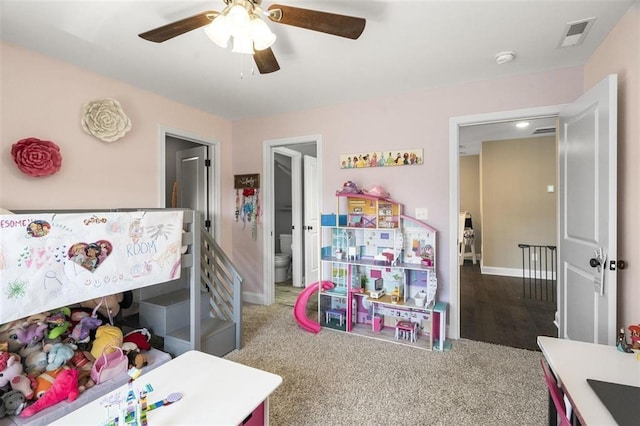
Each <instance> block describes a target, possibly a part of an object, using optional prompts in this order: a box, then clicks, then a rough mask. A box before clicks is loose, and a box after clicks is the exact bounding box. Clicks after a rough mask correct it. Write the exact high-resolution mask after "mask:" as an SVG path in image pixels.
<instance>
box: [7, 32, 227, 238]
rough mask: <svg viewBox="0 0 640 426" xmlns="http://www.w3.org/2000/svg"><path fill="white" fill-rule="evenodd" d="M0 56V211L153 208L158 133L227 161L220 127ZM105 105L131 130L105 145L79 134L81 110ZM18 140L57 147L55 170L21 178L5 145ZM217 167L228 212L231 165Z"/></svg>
mask: <svg viewBox="0 0 640 426" xmlns="http://www.w3.org/2000/svg"><path fill="white" fill-rule="evenodd" d="M0 49H1V55H2V67H1V75H0V83H1V87H2V97H1V99H0V102H1V103H0V107H1V110H0V111H1V113H2V114H1V117H2V123H1V129H0V151H1V155H0V207H3V208H6V209H9V210H11V209H72V208H89V209H91V208H97V209H98V208H115V207H157V206H159V204H158V203H159V201H158V200H159V194H158V180H159V178H158V126H165V127H168V128H172V129H179V130H183V131H185V132H187V133H189V134H192V135H198V136H201V137H203V138H207V139H213V140H218V141H220V144H221V151H222V157H223V158H229V157H230V156H231V147H230V141H231V123H230V122H229V121H227V120H224V119H222V118H220V117H217V116H214V115H211V114H208V113H205V112H202V111H199V110H196V109H194V108H191V107H187V106H185V105H183V104H179V103H177V102H173V101H170V100H167V99H165V98H162V97H160V96H157V95H154V94H152V93H149V92H146V91H143V90H141V89H138V88H135V87H132V86H129V85H127V84H124V83H121V82H118V81H115V80H112V79H109V78H105V77H102V76H99V75H97V74H94V73H91V72H88V71H85V70H83V69H81V68H77V67H75V66H72V65H69V64H66V63H63V62H60V61H57V60H53V59H50V58H48V57H46V56H43V55H41V54H39V53H35V52H33V51H29V50H25V49H23V48H20V47H17V46H13V45H10V44H6V43H2V44H0ZM105 97H111V98H115V99H117V100H119V101H120V103H121V104H122V107H123V109H124V111H125V113H126V114H127V115H128V116H129V118H130V119H131V121H132V123H133V127H132V130H131V131H130V132H129V133H127V134H126V135H125V137H124V138H122V139H120V140H118V141H116V142H113V143H106V142H101V141H99V140H98V139H96V138H94V137H93V136H90V135H88V134H86V133H85V132H84V131H83V130H82V127H81V125H80V115H81V108H82V105H83V104H84V103H86V102H87V101H90V100H93V99H97V98H105ZM26 137H37V138H40V139H47V140H51V141H53V142H55V143H56V144H58V146H60V149H61V152H62V157H63V160H62V161H63V162H62V169H61V170H60V171H59V172H58V173H56V174H54V175H52V176H48V177H44V178H33V177H29V176H26V175H24V174H22V173H21V172H20V171H19V170H18V169H17V167H16V166H15V164H14V163H13V160H12V158H11V155H10V152H11V145H12V144H13V143H15V142H17V141H18V140H20V139H23V138H26ZM221 166H222V176H223V182H222V185H221V187H222V188H223V194H222V200H223V205H227V204H233V193H232V192H233V190H232V188H233V179H232V171H231V164H230V163H229V162H228V161H223V162H222V163H221ZM227 210H228V209H227ZM225 212H226V210H225ZM231 219H232V218H231V214H228V215H225V217H224V218H223V225H224V226H223V227H222V228H223V231H222V235H223V238H222V242H223V243H226V244H222V245H223V247H224V246H225V245H226V246H227V247H230V246H231V230H230V226H229V224H228V223H229V222H230V221H231ZM228 250H229V251H230V249H228Z"/></svg>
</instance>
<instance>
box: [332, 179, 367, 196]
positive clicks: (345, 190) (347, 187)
mask: <svg viewBox="0 0 640 426" xmlns="http://www.w3.org/2000/svg"><path fill="white" fill-rule="evenodd" d="M360 193H362V191H360V190H359V189H358V185H357V184H356V183H355V182H352V181H350V180H348V181H346V182H345V183H343V184H342V188H341V189H340V190H338V191H336V194H360Z"/></svg>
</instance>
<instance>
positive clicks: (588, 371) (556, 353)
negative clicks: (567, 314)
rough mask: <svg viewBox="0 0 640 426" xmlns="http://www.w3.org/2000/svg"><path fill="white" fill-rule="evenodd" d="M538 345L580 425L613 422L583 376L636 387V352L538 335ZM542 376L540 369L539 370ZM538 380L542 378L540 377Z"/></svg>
mask: <svg viewBox="0 0 640 426" xmlns="http://www.w3.org/2000/svg"><path fill="white" fill-rule="evenodd" d="M538 346H539V347H540V349H541V350H542V353H543V354H544V357H545V358H546V360H547V362H548V363H549V366H550V367H551V369H552V370H553V372H554V373H555V375H556V377H557V378H558V381H559V382H560V384H561V385H562V388H563V389H564V391H565V393H566V394H567V396H568V397H569V400H570V401H571V405H572V406H573V409H574V411H575V413H576V416H577V417H578V419H579V420H580V422H581V423H582V424H583V425H589V426H590V425H615V424H616V422H615V421H614V419H613V417H612V416H611V414H610V413H609V410H607V408H606V407H605V406H604V404H602V402H601V401H600V398H598V396H597V395H596V394H595V392H594V391H593V389H591V386H589V384H588V383H587V379H596V380H602V381H607V382H613V383H620V384H623V385H631V386H640V361H638V359H637V358H636V354H635V353H634V354H628V353H624V352H620V351H618V350H617V349H616V347H615V346H607V345H596V344H593V343H585V342H577V341H573V340H565V339H556V338H555V337H546V336H538ZM540 374H541V377H542V372H541V373H540ZM540 380H542V378H541V379H540Z"/></svg>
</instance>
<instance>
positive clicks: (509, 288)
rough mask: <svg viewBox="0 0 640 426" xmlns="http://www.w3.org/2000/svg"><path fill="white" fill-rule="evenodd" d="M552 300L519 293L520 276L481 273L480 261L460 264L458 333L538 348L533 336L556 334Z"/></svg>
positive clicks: (480, 338) (512, 344)
mask: <svg viewBox="0 0 640 426" xmlns="http://www.w3.org/2000/svg"><path fill="white" fill-rule="evenodd" d="M555 310H556V306H555V302H545V301H541V300H533V299H530V298H523V297H522V278H513V277H502V276H497V275H483V274H481V273H480V265H479V263H478V264H475V265H473V264H472V262H471V261H470V260H469V261H465V263H464V265H463V266H461V267H460V337H462V338H465V339H470V340H476V341H481V342H488V343H496V344H500V345H505V346H511V347H514V348H523V349H530V350H539V348H538V345H537V343H536V337H537V336H540V335H543V336H554V337H555V336H557V328H556V326H555V325H554V324H553V318H554V314H555Z"/></svg>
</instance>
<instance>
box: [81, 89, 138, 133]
mask: <svg viewBox="0 0 640 426" xmlns="http://www.w3.org/2000/svg"><path fill="white" fill-rule="evenodd" d="M81 124H82V128H83V129H84V131H85V132H87V133H88V134H90V135H93V136H95V137H96V138H98V139H100V140H101V141H104V142H114V141H117V140H118V139H120V138H121V137H123V136H124V135H125V134H126V133H127V132H128V131H129V130H131V120H129V117H127V115H126V114H125V113H124V111H123V110H122V106H121V105H120V102H118V101H117V100H115V99H111V98H105V99H97V100H94V101H91V102H87V103H86V104H84V106H83V107H82V120H81Z"/></svg>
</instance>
